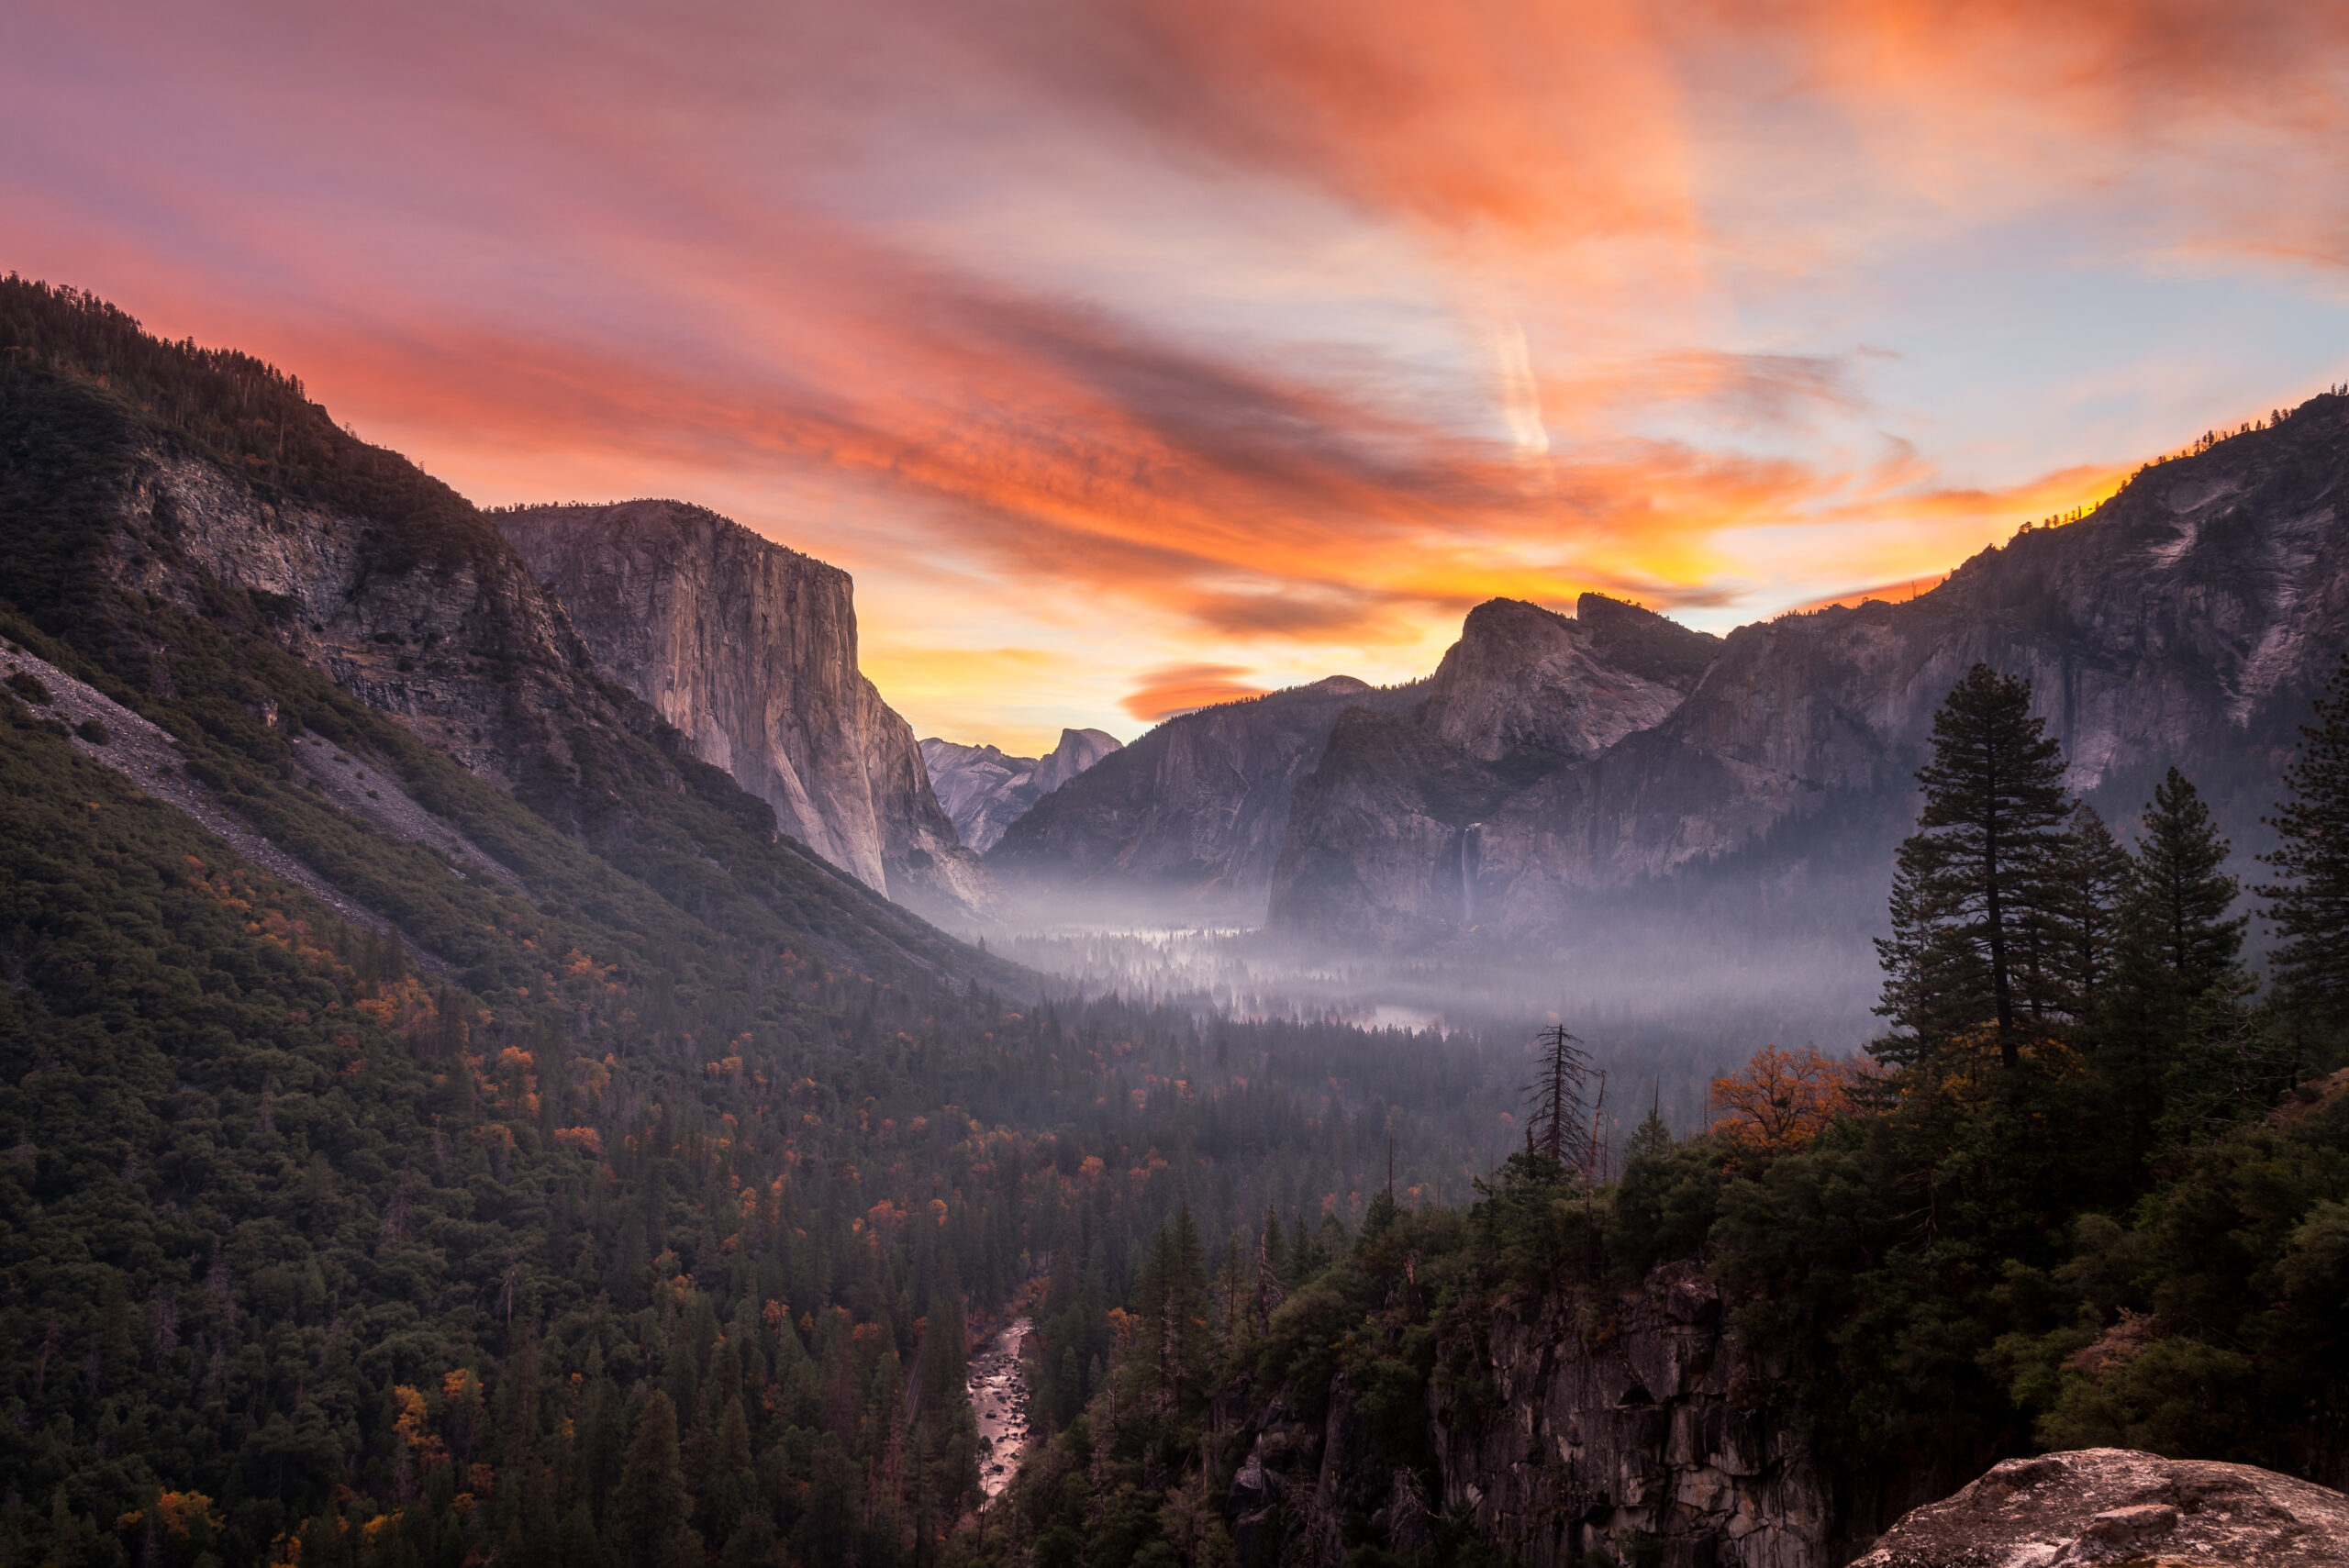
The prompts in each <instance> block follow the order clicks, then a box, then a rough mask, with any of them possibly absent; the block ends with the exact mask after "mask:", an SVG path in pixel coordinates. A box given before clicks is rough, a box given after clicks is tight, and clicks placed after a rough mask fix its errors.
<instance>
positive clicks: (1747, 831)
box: [1271, 395, 2349, 942]
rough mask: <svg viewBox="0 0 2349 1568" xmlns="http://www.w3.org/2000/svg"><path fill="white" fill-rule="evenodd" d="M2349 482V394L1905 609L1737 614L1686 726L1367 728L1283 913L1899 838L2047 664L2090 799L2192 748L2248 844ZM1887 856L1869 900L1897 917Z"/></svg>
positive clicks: (1420, 915)
mask: <svg viewBox="0 0 2349 1568" xmlns="http://www.w3.org/2000/svg"><path fill="white" fill-rule="evenodd" d="M2344 479H2349V397H2343V396H2338V395H2327V396H2323V397H2319V398H2316V399H2313V400H2311V401H2310V403H2309V404H2307V405H2305V406H2302V407H2301V408H2300V409H2299V410H2298V411H2296V412H2295V413H2293V414H2292V415H2291V416H2290V417H2288V418H2286V419H2284V420H2282V421H2281V422H2279V423H2277V424H2276V425H2274V426H2272V427H2269V428H2263V429H2259V430H2254V431H2250V432H2247V433H2244V434H2241V435H2237V436H2235V437H2232V438H2230V439H2227V440H2224V441H2221V442H2219V443H2217V444H2216V445H2215V446H2213V447H2211V448H2210V450H2205V451H2201V452H2198V453H2195V454H2193V455H2191V456H2188V457H2185V458H2180V459H2176V460H2173V461H2170V462H2163V463H2159V464H2155V465H2153V466H2151V467H2148V468H2147V469H2145V470H2143V471H2142V472H2141V473H2139V474H2138V475H2137V476H2136V477H2135V478H2134V479H2133V480H2132V482H2131V483H2130V484H2128V485H2127V486H2126V487H2125V488H2124V489H2122V490H2121V493H2120V494H2118V495H2115V496H2113V497H2112V498H2111V499H2110V501H2108V502H2106V503H2105V504H2104V505H2102V506H2099V507H2097V508H2096V509H2095V510H2094V511H2093V512H2091V513H2090V514H2089V515H2088V516H2087V517H2085V518H2083V519H2081V520H2079V521H2077V522H2075V523H2072V524H2069V525H2068V526H2065V527H2063V528H2027V529H2026V530H2025V531H2023V532H2021V533H2020V534H2018V535H2017V536H2016V537H2015V538H2014V539H2012V540H2011V541H2010V542H2009V543H2008V544H2007V545H2004V546H1993V547H1991V548H1989V549H1987V550H1984V551H1983V552H1982V553H1981V554H1979V555H1977V556H1976V557H1975V558H1974V559H1973V560H1971V561H1969V562H1966V563H1965V565H1964V566H1963V567H1961V568H1960V569H1959V570H1958V571H1957V572H1956V573H1954V574H1953V575H1952V576H1951V577H1950V578H1949V580H1948V581H1947V582H1945V583H1944V584H1942V585H1941V586H1940V587H1938V588H1936V589H1934V590H1933V591H1932V592H1931V593H1928V594H1925V595H1920V596H1919V597H1917V598H1916V599H1914V600H1912V601H1909V602H1908V603H1905V604H1899V605H1893V604H1886V603H1882V602H1878V601H1873V600H1872V601H1869V602H1866V603H1865V604H1862V605H1860V606H1856V607H1837V608H1831V609H1825V610H1820V611H1818V612H1815V613H1811V614H1807V615H1790V616H1784V617H1779V618H1777V619H1776V620H1773V621H1769V622H1765V623H1761V624H1758V625H1753V626H1748V627H1743V628H1739V629H1738V630H1737V631H1735V632H1732V633H1731V635H1730V636H1729V638H1728V639H1726V640H1725V641H1723V642H1722V643H1721V644H1720V651H1719V654H1718V656H1717V657H1716V658H1715V659H1713V660H1712V661H1711V662H1710V663H1709V667H1708V668H1707V669H1706V670H1705V672H1704V673H1703V676H1702V678H1701V679H1700V680H1698V681H1696V682H1695V683H1693V684H1692V686H1691V688H1690V689H1689V691H1688V694H1687V697H1686V699H1685V700H1684V701H1681V702H1679V703H1678V704H1676V705H1675V706H1672V707H1671V709H1670V711H1669V712H1668V713H1665V714H1664V715H1663V716H1662V717H1658V718H1657V719H1656V720H1655V721H1654V722H1653V723H1649V724H1645V725H1631V726H1628V727H1627V728H1625V729H1624V730H1623V731H1622V732H1621V733H1620V734H1619V735H1616V736H1614V737H1612V738H1611V739H1609V740H1607V741H1606V742H1605V743H1604V744H1603V745H1602V746H1601V747H1600V748H1598V749H1597V750H1595V751H1588V752H1586V753H1585V754H1584V755H1581V756H1575V755H1574V754H1572V751H1571V748H1558V749H1556V750H1554V751H1553V755H1555V756H1557V757H1558V758H1559V762H1558V764H1557V765H1555V766H1550V767H1540V768H1520V769H1518V770H1515V771H1512V770H1511V769H1509V768H1508V767H1507V766H1504V765H1501V764H1500V763H1499V762H1498V761H1497V757H1496V755H1495V753H1496V752H1497V751H1499V750H1500V749H1501V748H1499V747H1497V745H1496V744H1495V742H1494V741H1493V740H1490V739H1487V738H1485V737H1483V736H1480V735H1478V734H1475V733H1473V732H1463V731H1461V730H1460V729H1459V728H1458V727H1457V726H1454V727H1453V728H1450V729H1447V728H1446V726H1445V724H1444V723H1443V722H1442V720H1441V719H1440V718H1439V719H1438V721H1436V722H1432V723H1431V722H1430V720H1429V717H1427V716H1425V715H1422V716H1419V717H1417V718H1400V717H1397V716H1394V715H1391V714H1387V715H1381V714H1376V713H1373V712H1368V711H1364V712H1360V713H1355V714H1350V715H1348V716H1347V717H1345V719H1343V720H1342V721H1341V722H1340V723H1339V724H1337V725H1335V726H1333V733H1332V739H1331V741H1330V747H1329V750H1328V751H1327V753H1326V754H1325V755H1324V757H1323V758H1322V759H1321V760H1320V762H1319V764H1318V765H1317V767H1316V768H1315V769H1314V771H1313V772H1312V773H1311V774H1310V775H1309V776H1308V777H1306V778H1304V779H1303V780H1302V781H1301V782H1300V784H1299V787H1298V790H1297V800H1296V804H1295V806H1294V807H1293V809H1292V812H1291V814H1290V818H1289V834H1288V841H1287V843H1286V845H1285V846H1284V849H1283V851H1282V855H1281V860H1280V867H1279V870H1278V872H1277V873H1276V874H1275V884H1274V887H1273V892H1272V900H1271V907H1272V912H1273V920H1274V922H1275V925H1276V926H1280V927H1283V928H1285V929H1290V930H1293V931H1297V932H1299V933H1303V934H1308V935H1313V936H1317V937H1322V938H1327V939H1333V940H1355V941H1359V940H1370V941H1375V942H1393V941H1397V940H1425V939H1427V938H1430V937H1442V936H1454V935H1459V934H1463V933H1464V932H1466V931H1468V930H1470V929H1480V928H1481V929H1484V930H1486V931H1487V932H1489V933H1493V934H1498V935H1514V936H1527V935H1531V934H1534V933H1539V932H1542V931H1544V930H1550V929H1557V928H1559V927H1560V926H1562V925H1564V923H1566V922H1567V920H1568V919H1569V918H1570V917H1572V915H1573V913H1574V912H1575V910H1576V909H1577V907H1579V906H1587V905H1588V904H1589V903H1590V901H1591V900H1592V899H1593V898H1594V897H1598V896H1601V895H1607V894H1609V893H1610V892H1614V891H1617V890H1620V889H1623V888H1626V887H1629V886H1631V885H1632V884H1637V883H1640V882H1642V881H1651V882H1652V881H1654V880H1656V879H1661V878H1669V877H1672V876H1675V875H1676V874H1680V873H1687V872H1692V871H1701V870H1702V869H1703V868H1704V866H1705V865H1706V863H1707V862H1712V861H1716V860H1718V859H1719V858H1720V857H1723V856H1727V855H1731V854H1734V853H1737V852H1740V851H1748V850H1751V849H1752V848H1753V846H1755V845H1757V844H1760V843H1763V842H1765V840H1769V839H1771V838H1772V837H1773V836H1774V835H1775V836H1777V837H1778V838H1779V839H1781V840H1795V839H1799V838H1800V837H1801V836H1802V835H1803V833H1804V832H1805V831H1806V830H1808V829H1807V826H1806V825H1816V828H1817V830H1819V831H1821V832H1829V833H1831V834H1840V835H1842V837H1844V838H1846V839H1848V840H1856V839H1857V838H1860V837H1868V838H1870V839H1871V840H1876V839H1881V840H1884V842H1883V843H1882V844H1880V845H1876V848H1879V849H1883V850H1885V851H1887V853H1888V846H1889V841H1890V835H1892V834H1893V833H1894V832H1895V831H1896V830H1897V828H1898V823H1899V822H1900V821H1901V820H1903V818H1904V812H1903V809H1902V807H1903V805H1904V803H1905V801H1906V798H1907V795H1908V793H1909V789H1910V787H1911V785H1910V775H1911V774H1912V773H1913V772H1914V770H1915V768H1916V767H1917V765H1918V763H1919V762H1920V758H1921V756H1922V752H1923V748H1924V744H1925V740H1926V738H1927V736H1928V733H1929V731H1930V728H1931V724H1932V714H1933V712H1934V710H1935V708H1936V707H1937V706H1938V705H1939V704H1940V702H1941V700H1942V698H1943V695H1945V694H1946V693H1947V692H1948V690H1949V689H1950V687H1951V686H1952V685H1953V684H1954V683H1955V682H1956V680H1957V678H1958V677H1959V676H1960V675H1962V674H1963V673H1965V670H1966V668H1967V667H1968V666H1970V665H1971V664H1973V663H1974V662H1976V661H1983V662H1988V663H1990V664H1992V665H1993V666H1995V667H1996V668H1998V669H2000V670H2002V671H2005V672H2008V673H2014V674H2020V675H2024V676H2027V677H2029V678H2030V679H2031V681H2032V684H2033V687H2034V690H2035V691H2036V693H2037V694H2038V701H2039V705H2040V710H2041V711H2042V712H2043V714H2044V715H2045V716H2046V717H2047V719H2048V728H2049V731H2050V733H2052V734H2054V735H2055V736H2056V737H2058V738H2059V739H2060V740H2062V741H2063V742H2064V745H2065V754H2066V755H2067V756H2068V757H2069V758H2070V760H2071V763H2072V783H2073V784H2074V787H2076V788H2077V789H2079V790H2081V791H2083V792H2087V793H2089V794H2090V795H2096V796H2098V797H2099V798H2100V799H2102V800H2103V801H2104V802H2105V804H2107V806H2109V807H2110V809H2111V814H2113V815H2119V814H2121V813H2123V812H2126V811H2128V810H2130V809H2132V808H2133V807H2134V806H2135V805H2136V804H2137V802H2138V801H2139V800H2140V799H2142V798H2143V792H2144V791H2145V789H2146V788H2147V787H2148V786H2149V784H2150V780H2151V777H2152V776H2153V775H2154V773H2157V772H2158V770H2159V769H2160V768H2162V767H2164V766H2166V765H2167V764H2169V763H2171V762H2176V763H2177V764H2178V765H2180V766H2182V767H2184V768H2185V769H2186V770H2187V771H2188V773H2189V774H2191V775H2193V776H2194V777H2195V778H2196V779H2197V781H2198V782H2199V784H2201V786H2202V788H2203V791H2204V793H2205V794H2206V795H2209V796H2210V797H2212V799H2213V801H2214V805H2215V806H2216V807H2217V809H2218V811H2219V813H2220V815H2221V820H2222V822H2224V823H2225V824H2226V825H2227V827H2228V828H2230V830H2231V831H2232V832H2233V833H2234V834H2235V837H2236V839H2237V841H2238V843H2239V844H2241V843H2243V841H2244V840H2248V839H2251V838H2252V837H2254V835H2255V834H2256V833H2257V831H2258V827H2257V817H2258V814H2259V812H2260V811H2261V810H2263V809H2265V808H2266V805H2267V804H2268V795H2269V794H2270V793H2271V792H2272V784H2273V779H2274V776H2275V773H2276V770H2277V766H2278V764H2279V762H2280V761H2281V757H2282V754H2283V753H2284V752H2285V751H2288V748H2289V747H2290V745H2291V744H2292V742H2293V739H2294V730H2293V726H2294V725H2295V724H2296V723H2297V722H2298V721H2299V718H2300V717H2301V716H2303V715H2304V714H2305V712H2306V707H2307V704H2308V702H2309V700H2310V698H2311V696H2312V695H2314V693H2315V691H2316V690H2317V689H2318V688H2320V687H2321V684H2322V683H2323V681H2324V680H2325V679H2326V678H2327V677H2328V676H2329V675H2330V674H2331V673H2332V669H2333V667H2334V666H2335V664H2337V662H2339V660H2340V658H2341V655H2342V652H2343V647H2344V646H2345V645H2349V532H2344V528H2343V517H2342V512H2341V506H2342V497H2343V481H2344ZM1490 608H1491V606H1486V608H1485V609H1481V610H1479V611H1478V612H1477V613H1476V614H1475V615H1472V616H1471V617H1470V620H1471V623H1472V624H1471V627H1470V628H1468V630H1466V631H1464V636H1463V641H1462V649H1463V650H1464V649H1467V648H1469V647H1470V646H1471V644H1472V643H1475V642H1477V641H1479V640H1485V641H1490V640H1496V639H1491V638H1490V637H1489V636H1487V637H1486V638H1484V639H1479V637H1478V636H1477V628H1476V627H1475V622H1476V621H1477V620H1478V618H1479V617H1482V616H1484V615H1485V613H1486V610H1489V609H1490ZM1513 618H1514V619H1518V620H1522V619H1523V618H1524V617H1522V615H1521V614H1519V615H1517V616H1515V617H1513ZM1460 652H1461V650H1455V653H1460ZM1451 662H1453V660H1452V656H1447V663H1448V664H1449V663H1451ZM1459 667H1460V669H1461V670H1462V671H1463V672H1465V671H1467V670H1470V669H1475V670H1478V671H1483V672H1487V673H1485V674H1484V675H1483V677H1482V680H1481V682H1480V683H1479V684H1480V686H1481V688H1482V690H1483V691H1484V692H1485V693H1486V695H1485V696H1484V697H1483V701H1484V702H1485V704H1486V706H1487V707H1493V706H1495V705H1497V704H1506V703H1507V702H1508V701H1510V700H1511V698H1510V697H1508V696H1506V695H1491V694H1495V693H1499V692H1505V691H1506V690H1507V688H1506V686H1505V685H1503V684H1502V683H1501V682H1500V681H1499V680H1498V679H1497V673H1499V672H1505V671H1507V670H1508V669H1509V668H1511V666H1510V665H1509V663H1508V661H1507V660H1506V659H1502V658H1497V657H1492V656H1487V655H1484V654H1482V653H1481V652H1480V653H1479V654H1478V655H1476V656H1475V657H1470V656H1468V655H1465V654H1464V655H1463V656H1462V658H1461V660H1460V666H1459ZM1454 684H1455V685H1457V684H1462V683H1461V682H1460V681H1459V680H1458V679H1455V683H1454ZM1516 700H1520V701H1522V700H1524V699H1522V698H1519V699H1516ZM1536 711H1537V712H1541V713H1547V714H1551V715H1562V714H1563V713H1564V705H1563V704H1562V703H1557V702H1552V703H1549V704H1548V705H1546V706H1542V705H1539V704H1537V705H1536ZM1512 722H1514V723H1515V724H1517V725H1518V726H1519V727H1520V728H1525V727H1526V726H1527V725H1528V724H1529V722H1530V721H1529V719H1527V718H1522V717H1520V718H1515V719H1513V720H1512ZM1779 858H1780V859H1781V860H1782V861H1787V862H1788V863H1792V862H1794V861H1798V860H1799V859H1800V858H1801V851H1799V850H1792V851H1787V852H1786V853H1785V854H1782V855H1781V856H1780V857H1779ZM1873 858H1883V857H1873ZM1888 864H1889V862H1888V859H1887V860H1886V862H1885V865H1884V866H1883V867H1881V868H1877V869H1878V870H1879V871H1880V872H1881V874H1880V875H1879V874H1876V873H1870V876H1869V879H1868V881H1869V885H1868V886H1866V887H1865V888H1862V887H1858V886H1856V885H1855V886H1854V887H1853V888H1851V889H1848V890H1845V892H1844V896H1846V897H1847V899H1848V901H1850V902H1853V903H1854V905H1855V906H1865V905H1867V904H1869V903H1871V902H1874V903H1876V905H1877V906H1880V895H1881V892H1882V886H1881V884H1882V882H1883V881H1884V880H1885V879H1886V878H1887V877H1888V874H1889V872H1888Z"/></svg>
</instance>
